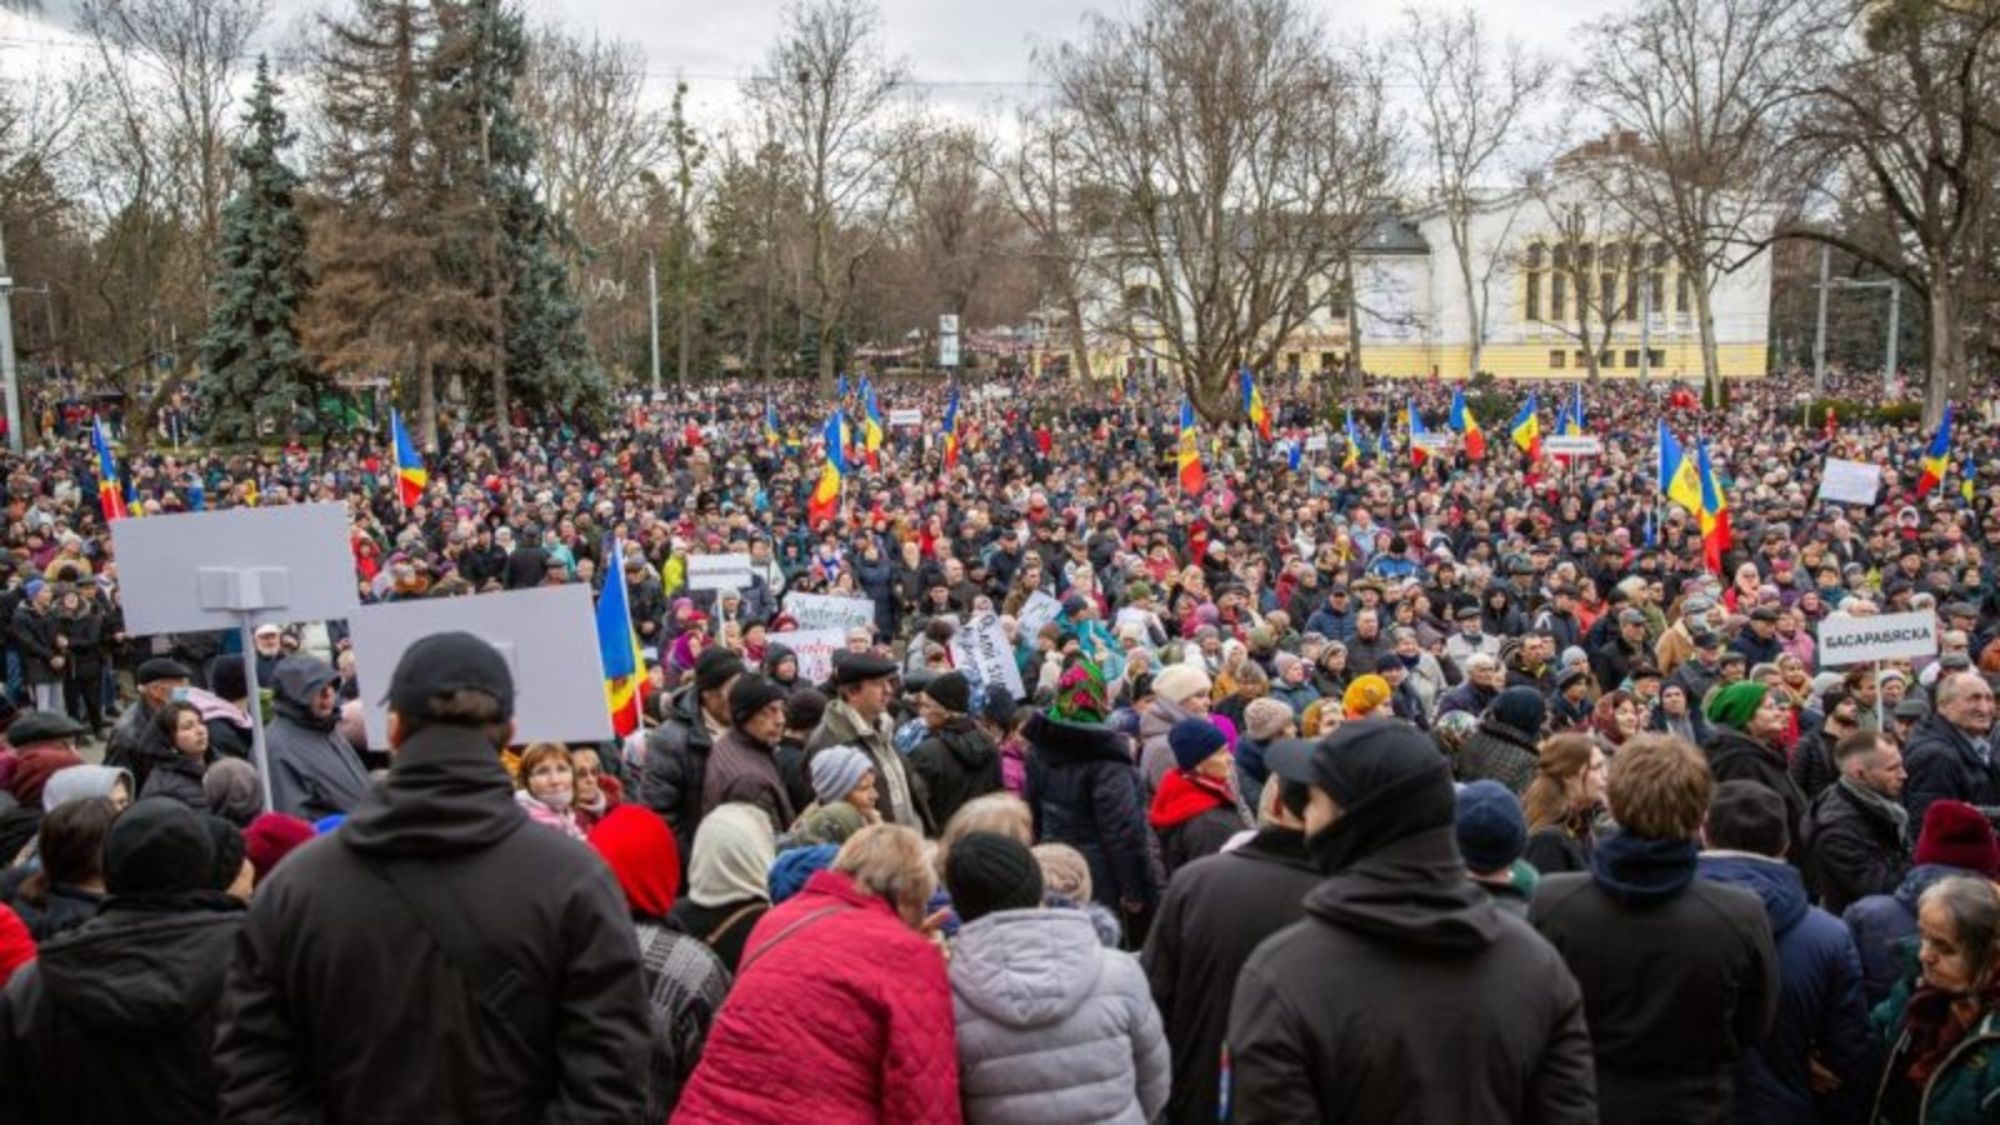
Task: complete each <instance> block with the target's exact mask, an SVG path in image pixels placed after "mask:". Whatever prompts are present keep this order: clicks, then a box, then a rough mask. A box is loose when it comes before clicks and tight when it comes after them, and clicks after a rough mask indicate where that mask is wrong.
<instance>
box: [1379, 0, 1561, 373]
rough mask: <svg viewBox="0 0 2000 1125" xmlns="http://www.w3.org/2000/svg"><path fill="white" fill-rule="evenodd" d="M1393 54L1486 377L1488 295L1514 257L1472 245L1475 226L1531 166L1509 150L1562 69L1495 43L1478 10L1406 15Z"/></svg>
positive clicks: (1475, 356)
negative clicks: (1497, 185)
mask: <svg viewBox="0 0 2000 1125" xmlns="http://www.w3.org/2000/svg"><path fill="white" fill-rule="evenodd" d="M1391 57H1392V58H1393V59H1394V60H1395V62H1396V64H1397V69H1398V71H1399V72H1400V73H1401V75H1402V76H1403V77H1404V79H1405V80H1406V81H1408V82H1409V84H1410V86H1411V88H1412V89H1414V90H1415V92H1416V95H1417V102H1418V110H1417V113H1418V123H1419V125H1420V126H1421V129H1422V132H1423V134H1424V149H1425V150H1426V151H1425V153H1424V155H1425V157H1426V158H1427V163H1428V165H1429V168H1428V171H1429V180H1430V183H1429V185H1428V186H1429V194H1430V200H1431V205H1432V206H1434V207H1435V208H1437V210H1438V212H1439V213H1440V214H1441V215H1442V217H1443V219H1444V223H1445V229H1446V231H1447V232H1448V233H1449V235H1450V237H1451V249H1452V254H1453V256H1454V258H1455V259H1456V265H1457V267H1458V282H1459V285H1460V286H1461V287H1462V288H1463V290H1464V293H1465V307H1466V310H1467V312H1468V313H1469V314H1470V320H1471V333H1470V336H1471V340H1472V363H1471V368H1470V370H1471V372H1472V373H1473V374H1478V373H1479V371H1480V370H1481V365H1480V358H1481V355H1482V353H1483V352H1484V350H1485V347H1486V340H1487V336H1488V331H1489V329H1488V313H1489V312H1490V309H1491V304H1492V302H1491V300H1490V296H1489V294H1490V292H1491V289H1492V282H1493V277H1494V274H1495V273H1496V271H1497V270H1498V269H1499V268H1500V267H1501V265H1502V264H1503V263H1504V262H1505V260H1506V255H1504V254H1499V253H1494V252H1493V249H1494V248H1493V247H1485V248H1476V247H1474V246H1473V245H1472V230H1471V227H1472V219H1473V216H1475V215H1476V214H1478V213H1479V212H1480V210H1481V209H1482V208H1483V207H1485V206H1487V205H1488V204H1489V203H1491V202H1492V201H1493V200H1494V199H1495V198H1496V197H1497V196H1499V195H1501V194H1502V193H1501V192H1494V191H1490V190H1487V189H1489V188H1491V187H1492V186H1493V184H1494V182H1495V181H1507V180H1512V179H1515V178H1516V177H1515V176H1513V175H1511V174H1510V173H1512V172H1514V171H1517V170H1518V169H1519V168H1524V167H1526V166H1528V165H1529V164H1531V163H1532V161H1522V160H1517V159H1516V157H1517V156H1519V153H1518V149H1516V151H1510V146H1518V144H1519V143H1520V141H1521V138H1522V136H1523V135H1524V133H1525V132H1526V129H1525V128H1524V126H1525V125H1526V124H1527V123H1528V119H1529V118H1530V117H1531V116H1532V115H1533V113H1534V111H1535V109H1536V108H1537V106H1538V105H1539V103H1540V100H1541V98H1542V95H1543V94H1544V93H1545V92H1547V90H1548V88H1549V84H1550V80H1551V79H1552V78H1553V76H1554V74H1555V67H1554V64H1553V63H1551V62H1550V61H1549V60H1547V59H1546V58H1541V57H1537V56H1534V55H1531V54H1529V53H1528V52H1526V51H1525V50H1523V49H1522V48H1521V46H1520V44H1518V43H1508V44H1505V45H1504V46H1503V45H1501V44H1497V43H1494V42H1493V41H1492V38H1491V37H1490V36H1489V35H1488V33H1487V31H1486V25H1485V23H1484V21H1483V20H1481V19H1480V16H1479V13H1478V12H1477V11H1476V10H1474V9H1471V8H1467V9H1465V10H1463V11H1460V12H1450V11H1444V10H1438V9H1432V10H1427V9H1423V8H1408V9H1405V10H1404V13H1403V30H1402V35H1401V36H1400V38H1399V39H1398V40H1397V49H1396V51H1395V53H1394V54H1393V55H1392V56H1391ZM1476 249H1483V250H1484V251H1485V253H1484V255H1483V260H1484V267H1483V268H1481V269H1479V270H1478V272H1476V273H1475V269H1474V252H1475V250H1476Z"/></svg>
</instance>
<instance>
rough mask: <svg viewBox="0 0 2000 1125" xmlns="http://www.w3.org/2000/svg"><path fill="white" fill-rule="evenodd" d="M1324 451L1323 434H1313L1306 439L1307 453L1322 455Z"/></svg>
mask: <svg viewBox="0 0 2000 1125" xmlns="http://www.w3.org/2000/svg"><path fill="white" fill-rule="evenodd" d="M1325 451H1326V435H1325V434H1314V435H1313V436H1311V437H1309V438H1307V439H1306V452H1307V453H1324V452H1325Z"/></svg>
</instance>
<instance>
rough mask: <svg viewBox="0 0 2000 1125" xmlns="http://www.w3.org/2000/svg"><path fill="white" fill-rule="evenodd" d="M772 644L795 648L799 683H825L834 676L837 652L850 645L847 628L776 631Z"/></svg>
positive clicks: (772, 635)
mask: <svg viewBox="0 0 2000 1125" xmlns="http://www.w3.org/2000/svg"><path fill="white" fill-rule="evenodd" d="M771 643H772V644H774V645H784V646H785V647H786V648H788V649H791V650H792V655H793V656H795V657H797V658H798V661H799V682H800V683H802V684H823V683H825V682H826V681H827V679H828V677H830V676H832V675H833V654H834V653H836V652H839V651H840V650H842V649H844V648H846V647H847V630H845V629H793V630H791V631H790V632H786V633H772V634H771Z"/></svg>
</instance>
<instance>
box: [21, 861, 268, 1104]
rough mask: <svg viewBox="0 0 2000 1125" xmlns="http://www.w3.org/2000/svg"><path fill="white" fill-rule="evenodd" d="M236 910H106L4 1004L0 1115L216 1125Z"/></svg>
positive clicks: (196, 905) (188, 903) (46, 955)
mask: <svg viewBox="0 0 2000 1125" xmlns="http://www.w3.org/2000/svg"><path fill="white" fill-rule="evenodd" d="M242 925H243V908H242V904H240V903H238V902H237V901H236V900H235V899H232V898H228V897H227V896H224V895H221V894H215V893H203V894H194V895H186V896H175V897H174V898H173V899H172V900H171V901H156V902H152V903H149V904H147V905H146V906H145V907H144V908H137V907H132V906H127V905H124V904H121V902H120V901H119V900H117V899H113V900H112V901H111V902H110V904H109V905H108V906H107V907H106V909H105V911H104V913H103V914H102V915H100V916H99V917H98V918H97V919H95V920H94V921H92V922H91V923H90V924H88V925H86V926H84V927H83V928H81V929H78V930H75V931H73V932H71V933H69V934H67V935H65V936H63V937H62V938H60V939H58V940H55V941H52V942H48V943H47V944H45V945H43V946H42V948H41V955H40V957H39V959H38V960H36V961H35V962H33V963H32V964H29V965H27V966H26V967H24V968H22V969H21V970H20V972H19V974H18V975H17V976H16V978H15V979H14V981H13V982H12V983H11V984H10V985H9V987H8V988H7V989H6V991H5V992H4V994H0V1106H5V1107H6V1109H5V1116H6V1118H7V1120H8V1121H10V1122H16V1123H18V1125H38V1123H42V1122H48V1123H56V1122H85V1121H88V1122H92V1123H102V1125H113V1123H116V1122H134V1123H138V1122H148V1121H212V1120H215V1118H216V1116H217V1112H218V1106H217V1100H216V1094H217V1088H218V1085H219V1082H220V1075H219V1074H218V1071H217V1065H216V1058H215V1054H214V1051H213V1050H212V1049H211V1047H212V1044H213V1042H214V1039H215V1026H216V1018H217V1015H218V1014H219V1010H220V1008H221V1003H222V983H223V974H224V973H225V972H226V971H227V969H228V966H229V951H230V946H231V945H232V944H233V943H234V942H235V940H236V935H237V932H238V930H240V929H241V928H242Z"/></svg>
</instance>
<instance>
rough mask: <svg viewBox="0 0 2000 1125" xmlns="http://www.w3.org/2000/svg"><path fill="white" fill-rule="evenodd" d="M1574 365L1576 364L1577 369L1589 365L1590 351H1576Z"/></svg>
mask: <svg viewBox="0 0 2000 1125" xmlns="http://www.w3.org/2000/svg"><path fill="white" fill-rule="evenodd" d="M1576 366H1577V368H1578V369H1579V370H1581V369H1583V368H1585V367H1589V366H1590V353H1589V352H1586V351H1581V350H1579V351H1578V352H1577V353H1576Z"/></svg>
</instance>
